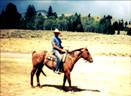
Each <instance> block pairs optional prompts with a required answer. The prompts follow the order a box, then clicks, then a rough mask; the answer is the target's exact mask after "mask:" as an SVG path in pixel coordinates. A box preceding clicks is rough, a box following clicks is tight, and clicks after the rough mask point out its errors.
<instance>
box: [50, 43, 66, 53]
mask: <svg viewBox="0 0 131 96" xmlns="http://www.w3.org/2000/svg"><path fill="white" fill-rule="evenodd" d="M52 47H53V48H54V49H56V50H59V51H60V52H65V50H64V49H62V48H59V47H58V46H57V45H56V44H55V43H53V42H52Z"/></svg>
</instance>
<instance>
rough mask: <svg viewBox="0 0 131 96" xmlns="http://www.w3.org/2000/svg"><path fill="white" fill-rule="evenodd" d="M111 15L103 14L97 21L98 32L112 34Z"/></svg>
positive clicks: (113, 31)
mask: <svg viewBox="0 0 131 96" xmlns="http://www.w3.org/2000/svg"><path fill="white" fill-rule="evenodd" d="M111 19H112V16H110V15H108V16H105V15H104V17H103V18H102V19H101V20H100V22H99V32H101V33H104V34H114V33H115V30H114V28H113V26H112V25H111Z"/></svg>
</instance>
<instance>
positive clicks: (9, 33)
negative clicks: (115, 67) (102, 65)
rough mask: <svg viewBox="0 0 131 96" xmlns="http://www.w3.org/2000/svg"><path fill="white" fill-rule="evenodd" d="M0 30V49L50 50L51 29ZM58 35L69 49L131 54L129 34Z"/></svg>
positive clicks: (109, 54) (63, 33)
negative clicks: (84, 48)
mask: <svg viewBox="0 0 131 96" xmlns="http://www.w3.org/2000/svg"><path fill="white" fill-rule="evenodd" d="M0 31H1V35H0V37H1V39H0V41H1V51H9V52H22V53H23V52H27V53H31V52H32V51H33V50H48V51H51V48H52V46H51V39H52V36H53V31H46V30H44V31H41V30H17V29H12V30H0ZM2 34H4V35H2ZM60 37H61V38H62V41H63V43H62V44H63V46H64V47H65V48H66V49H69V50H74V49H77V48H82V47H88V49H89V51H91V54H93V55H106V56H131V36H127V35H105V34H97V33H89V32H84V33H80V32H62V34H61V36H60Z"/></svg>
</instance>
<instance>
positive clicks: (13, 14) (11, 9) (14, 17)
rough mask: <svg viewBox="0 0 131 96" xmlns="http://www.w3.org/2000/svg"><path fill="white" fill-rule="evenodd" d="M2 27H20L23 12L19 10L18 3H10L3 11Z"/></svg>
mask: <svg viewBox="0 0 131 96" xmlns="http://www.w3.org/2000/svg"><path fill="white" fill-rule="evenodd" d="M0 17H1V20H2V23H1V27H2V28H19V25H20V20H21V14H20V13H19V12H18V11H17V8H16V5H15V4H13V3H9V4H8V5H7V6H6V10H5V11H2V13H1V16H0Z"/></svg>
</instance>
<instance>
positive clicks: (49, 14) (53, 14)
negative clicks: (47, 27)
mask: <svg viewBox="0 0 131 96" xmlns="http://www.w3.org/2000/svg"><path fill="white" fill-rule="evenodd" d="M47 17H48V18H50V17H51V18H52V17H55V18H57V13H56V12H53V9H52V7H51V6H49V9H48V12H47Z"/></svg>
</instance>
